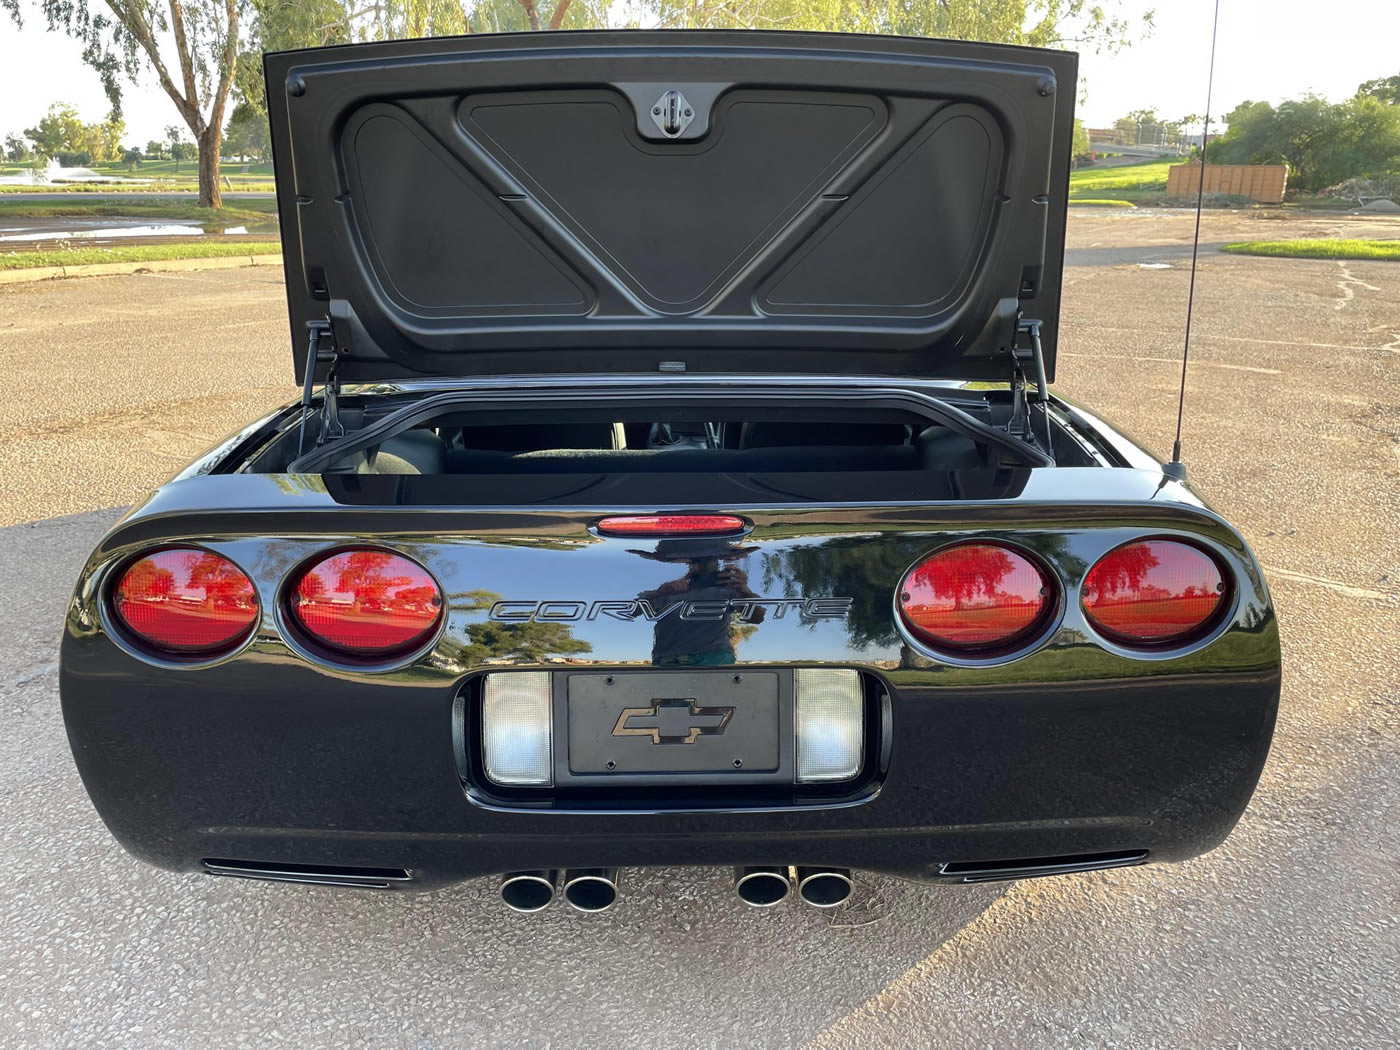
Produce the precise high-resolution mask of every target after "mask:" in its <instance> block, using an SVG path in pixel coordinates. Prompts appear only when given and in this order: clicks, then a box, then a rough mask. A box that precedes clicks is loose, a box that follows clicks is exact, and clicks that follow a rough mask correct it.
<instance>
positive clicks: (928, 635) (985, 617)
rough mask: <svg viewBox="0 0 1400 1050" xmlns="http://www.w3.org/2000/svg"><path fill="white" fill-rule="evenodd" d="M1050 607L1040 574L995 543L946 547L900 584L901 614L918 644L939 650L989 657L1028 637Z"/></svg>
mask: <svg viewBox="0 0 1400 1050" xmlns="http://www.w3.org/2000/svg"><path fill="white" fill-rule="evenodd" d="M1053 606H1054V591H1053V589H1052V586H1051V584H1050V583H1049V581H1048V579H1047V578H1046V575H1045V573H1044V572H1042V571H1041V569H1040V567H1039V566H1038V565H1037V564H1036V563H1035V562H1033V561H1031V559H1030V558H1028V557H1027V556H1026V555H1024V554H1021V553H1020V552H1018V551H1015V550H1013V549H1012V548H1010V547H1003V546H1001V545H1000V544H995V543H960V544H957V545H956V546H952V547H945V548H944V549H943V550H941V551H938V552H937V553H935V554H933V555H930V556H929V557H927V558H925V559H924V560H923V561H921V562H919V563H918V564H917V565H915V566H914V567H913V568H912V569H910V570H909V572H908V573H907V574H906V575H905V577H904V580H903V582H902V583H900V585H899V612H900V615H901V616H902V617H903V618H904V623H905V624H906V626H908V628H909V630H910V631H911V632H912V633H913V634H914V636H915V637H917V638H918V639H919V640H921V641H923V642H924V643H926V644H927V645H929V646H930V647H931V648H934V649H938V650H940V651H942V652H948V653H961V654H972V655H978V654H988V653H995V652H997V651H1006V650H1009V649H1012V648H1014V647H1015V645H1016V644H1017V643H1019V642H1022V641H1025V640H1027V639H1029V638H1030V636H1031V635H1032V634H1034V633H1035V632H1036V631H1037V630H1038V629H1039V628H1040V627H1041V626H1042V625H1043V624H1044V623H1045V619H1046V617H1047V616H1048V614H1049V611H1050V610H1051V609H1052V608H1053Z"/></svg>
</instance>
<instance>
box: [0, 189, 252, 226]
mask: <svg viewBox="0 0 1400 1050" xmlns="http://www.w3.org/2000/svg"><path fill="white" fill-rule="evenodd" d="M276 215H277V202H276V201H275V200H273V199H272V198H270V197H267V198H251V199H250V198H235V199H232V200H230V201H229V202H228V203H227V204H225V205H224V206H223V207H222V208H218V209H216V208H201V207H200V206H199V205H198V204H196V203H195V202H194V201H192V200H190V199H189V198H187V197H168V198H164V199H162V198H145V197H143V198H140V199H135V200H131V201H121V200H102V199H96V200H93V199H84V197H83V196H80V195H75V196H74V197H73V199H72V200H62V201H21V200H5V199H4V198H3V197H0V219H54V218H64V219H66V218H75V219H80V218H110V217H117V218H123V219H172V220H178V221H195V222H202V223H209V224H212V225H221V226H245V225H249V224H269V223H272V222H273V220H274V217H275V216H276Z"/></svg>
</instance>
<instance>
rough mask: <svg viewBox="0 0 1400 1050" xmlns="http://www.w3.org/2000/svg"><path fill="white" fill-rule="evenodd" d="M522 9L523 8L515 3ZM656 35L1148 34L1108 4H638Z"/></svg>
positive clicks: (1087, 37) (1148, 17)
mask: <svg viewBox="0 0 1400 1050" xmlns="http://www.w3.org/2000/svg"><path fill="white" fill-rule="evenodd" d="M522 2H524V0H522ZM643 5H644V7H646V8H648V9H649V11H650V13H651V14H652V15H653V16H654V18H655V21H656V24H657V25H658V26H660V27H661V28H667V29H670V28H674V29H706V28H726V27H729V28H741V29H815V30H842V31H846V32H860V33H896V34H900V35H904V36H932V37H945V38H949V39H953V40H987V41H994V42H997V43H1004V44H1025V45H1029V46H1032V47H1055V46H1060V45H1069V44H1073V45H1077V46H1079V47H1081V48H1089V49H1092V50H1095V51H1097V50H1109V51H1114V50H1118V49H1119V48H1122V47H1126V46H1128V45H1129V44H1130V43H1131V42H1132V40H1133V38H1134V37H1136V36H1139V35H1142V34H1143V33H1144V32H1148V31H1150V30H1151V27H1152V12H1150V11H1149V12H1147V13H1146V14H1144V15H1143V16H1142V17H1141V19H1140V20H1139V21H1137V22H1134V21H1133V20H1131V19H1128V18H1124V17H1122V16H1121V15H1119V14H1118V13H1116V10H1115V8H1116V3H1115V2H1113V0H1110V2H1103V0H767V2H764V3H762V4H754V3H735V2H734V0H643Z"/></svg>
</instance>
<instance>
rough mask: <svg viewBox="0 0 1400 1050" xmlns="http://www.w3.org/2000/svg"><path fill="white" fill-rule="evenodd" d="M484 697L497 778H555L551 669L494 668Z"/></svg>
mask: <svg viewBox="0 0 1400 1050" xmlns="http://www.w3.org/2000/svg"><path fill="white" fill-rule="evenodd" d="M482 699H483V702H482V706H481V739H482V744H483V756H482V757H483V764H484V765H485V766H486V775H487V776H488V777H490V778H491V780H493V781H494V782H495V783H497V784H529V785H534V786H538V785H549V784H553V783H554V764H553V748H552V746H551V740H550V737H551V733H550V725H551V722H552V718H551V710H552V708H553V701H552V698H551V689H550V677H549V672H548V671H513V672H506V673H503V674H489V675H487V676H486V684H485V689H484V692H483V697H482Z"/></svg>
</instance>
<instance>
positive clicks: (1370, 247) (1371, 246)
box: [1221, 237, 1400, 262]
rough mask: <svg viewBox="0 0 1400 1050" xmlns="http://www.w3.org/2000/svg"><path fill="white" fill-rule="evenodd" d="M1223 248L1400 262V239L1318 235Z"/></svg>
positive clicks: (1302, 256)
mask: <svg viewBox="0 0 1400 1050" xmlns="http://www.w3.org/2000/svg"><path fill="white" fill-rule="evenodd" d="M1221 251H1226V252H1232V253H1234V254H1235V255H1274V256H1280V257H1283V258H1288V259H1389V260H1395V261H1397V262H1400V241H1360V240H1339V239H1335V238H1323V237H1319V238H1315V239H1304V240H1296V241H1239V242H1238V243H1236V244H1227V245H1225V246H1224V247H1223V248H1221Z"/></svg>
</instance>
